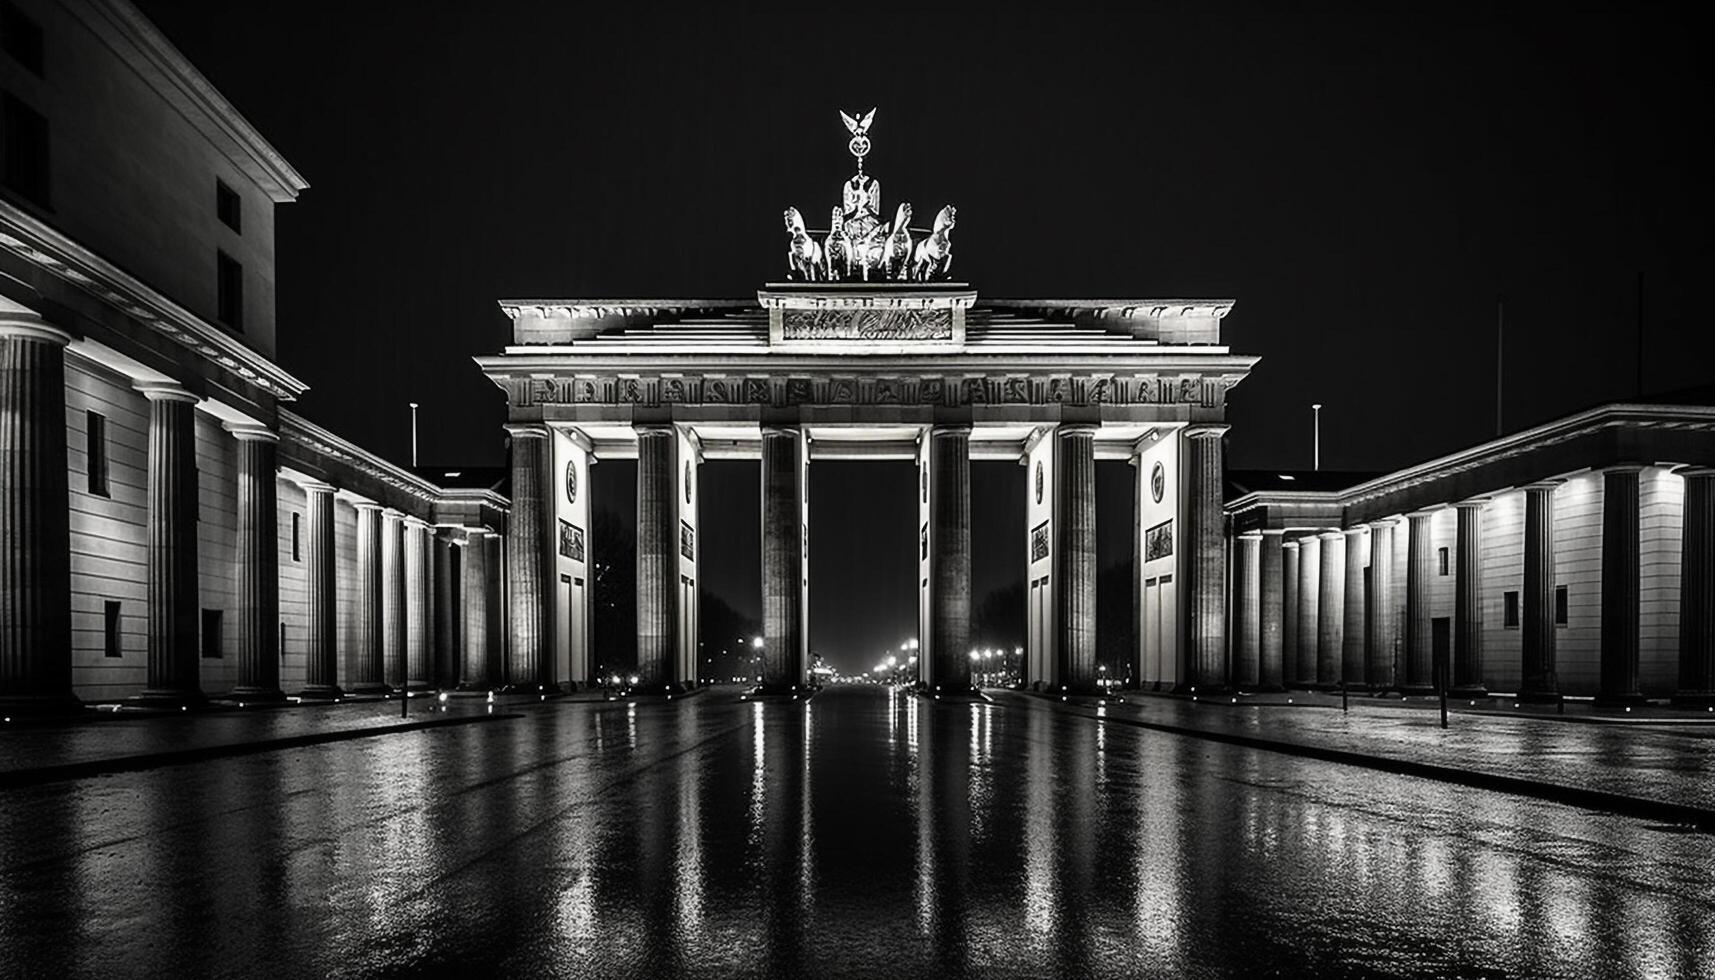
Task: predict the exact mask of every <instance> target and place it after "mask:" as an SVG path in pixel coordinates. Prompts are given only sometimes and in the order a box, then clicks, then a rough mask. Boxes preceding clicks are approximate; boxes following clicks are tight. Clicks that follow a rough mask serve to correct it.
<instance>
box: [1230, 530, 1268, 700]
mask: <svg viewBox="0 0 1715 980" xmlns="http://www.w3.org/2000/svg"><path fill="white" fill-rule="evenodd" d="M1261 586H1262V535H1261V534H1259V533H1257V532H1254V531H1253V532H1251V533H1248V534H1241V535H1239V536H1238V538H1237V539H1235V541H1234V544H1233V640H1234V642H1233V674H1232V682H1233V686H1234V687H1236V688H1239V689H1240V690H1245V691H1254V690H1256V689H1257V688H1258V687H1259V686H1261V683H1262V680H1261V675H1262V670H1261V665H1262V622H1261V620H1262V595H1261Z"/></svg>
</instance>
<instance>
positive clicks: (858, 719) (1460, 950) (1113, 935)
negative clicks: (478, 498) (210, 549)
mask: <svg viewBox="0 0 1715 980" xmlns="http://www.w3.org/2000/svg"><path fill="white" fill-rule="evenodd" d="M737 695H738V692H737V691H736V690H735V689H730V688H716V689H713V690H710V691H707V692H705V693H703V694H700V695H698V696H696V697H694V698H691V699H689V700H688V701H682V702H681V701H675V702H673V703H671V704H669V703H665V702H641V703H628V702H603V701H591V700H581V701H580V700H549V701H546V702H541V701H535V702H522V703H519V702H506V701H505V700H504V699H502V701H501V703H500V704H498V705H497V707H496V708H495V709H491V708H490V707H489V705H488V704H487V702H486V701H485V700H481V699H470V700H465V701H462V702H460V701H452V702H449V707H450V710H449V711H447V712H444V713H440V712H434V713H431V712H421V713H420V715H419V714H418V713H415V712H416V708H415V705H414V706H413V707H414V714H413V718H412V719H411V721H413V722H420V721H424V720H444V721H458V722H462V723H459V724H452V725H448V726H445V727H436V728H427V729H421V728H418V729H413V730H407V731H391V730H390V729H392V727H393V726H395V725H397V724H399V722H400V719H399V718H398V715H397V706H396V704H394V703H385V702H370V703H362V704H352V705H344V706H339V707H325V708H323V707H305V708H288V709H278V710H275V711H272V712H268V713H262V712H251V713H238V712H234V713H228V714H224V715H207V716H201V717H195V716H193V717H188V718H184V719H178V718H153V719H147V720H129V719H103V720H102V721H101V722H99V723H95V724H84V725H80V726H71V727H60V728H34V729H24V730H20V731H8V732H5V733H4V734H0V772H5V773H9V774H13V775H14V776H15V775H16V774H17V773H18V772H20V771H23V770H26V769H28V768H30V766H32V765H37V764H39V763H41V762H42V761H44V760H46V759H48V758H50V756H48V755H43V754H42V753H44V752H45V751H46V748H45V747H46V746H50V745H52V744H55V743H60V744H62V745H63V746H67V748H65V749H64V750H63V751H62V752H61V754H60V755H59V756H52V758H54V759H55V760H56V761H57V762H60V763H63V762H65V761H67V760H70V759H73V758H75V759H77V760H81V761H83V762H86V763H91V764H99V763H100V760H101V759H103V758H120V757H122V756H123V757H130V758H133V759H135V758H136V757H137V756H139V755H145V756H146V755H148V754H149V752H150V751H152V750H156V749H162V748H165V747H167V746H178V747H183V746H186V745H200V746H203V747H216V748H218V747H223V746H224V747H226V748H227V749H231V748H232V747H233V746H239V745H244V744H246V743H245V742H243V741H234V739H243V738H245V737H248V738H250V739H252V741H251V742H250V743H248V744H250V745H252V746H253V747H254V746H255V745H256V744H257V743H256V742H255V741H254V740H256V739H280V738H296V739H299V741H298V742H295V743H290V744H289V747H284V748H279V749H276V750H265V751H246V752H242V753H238V752H230V753H229V754H224V755H223V754H220V753H214V754H212V755H211V756H210V757H209V758H206V759H203V760H201V761H193V762H184V763H178V764H170V765H160V766H155V767H142V766H141V765H140V764H135V763H134V764H133V767H132V768H130V769H129V770H128V771H121V772H114V773H112V774H107V775H92V776H85V777H83V778H64V779H54V780H51V781H39V782H36V783H35V784H28V785H26V784H19V785H11V786H9V787H8V788H5V789H0V794H3V795H4V799H5V803H4V805H3V806H0V935H4V936H5V937H7V938H6V941H5V942H4V943H0V975H6V976H114V975H159V976H219V975H242V974H254V973H257V972H263V971H266V972H269V973H273V974H276V975H317V976H324V975H325V976H373V975H383V974H385V975H409V974H427V973H433V972H437V971H440V970H444V969H453V968H456V969H462V970H469V971H482V972H483V973H485V974H494V973H498V974H503V975H549V976H551V975H560V976H659V975H664V974H667V973H680V974H686V975H694V976H733V975H776V976H809V975H815V976H873V975H880V974H886V975H890V976H900V975H915V976H929V975H937V976H1031V977H1035V976H1048V975H1061V976H1139V975H1141V976H1151V975H1159V976H1180V975H1189V976H1218V975H1258V974H1278V975H1294V974H1309V973H1314V974H1318V975H1322V976H1373V975H1384V976H1433V975H1439V976H1446V975H1460V976H1471V975H1520V976H1524V975H1528V976H1672V975H1677V976H1697V975H1707V974H1708V971H1709V970H1710V964H1711V963H1712V962H1715V926H1712V925H1711V922H1715V915H1712V914H1711V913H1712V912H1715V900H1711V898H1710V896H1709V889H1708V882H1709V881H1710V880H1711V875H1712V874H1715V849H1712V848H1711V847H1710V846H1709V840H1710V837H1709V836H1708V835H1707V834H1704V833H1699V832H1695V831H1693V830H1691V829H1690V828H1688V827H1686V826H1683V825H1674V824H1666V823H1660V822H1654V821H1649V820H1640V819H1636V818H1633V817H1629V816H1625V815H1621V814H1615V813H1609V812H1603V811H1599V810H1588V809H1582V808H1577V807H1571V806H1566V805H1564V804H1561V803H1556V802H1552V801H1550V800H1544V799H1538V798H1532V797H1530V796H1525V795H1521V794H1516V793H1501V792H1493V791H1488V790H1482V789H1476V788H1472V787H1467V786H1459V785H1454V784H1451V783H1448V782H1445V781H1441V780H1433V779H1422V778H1414V777H1410V776H1402V775H1398V774H1394V773H1389V772H1383V771H1378V770H1376V769H1373V768H1367V767H1364V766H1355V765H1341V764H1335V763H1329V762H1325V761H1321V760H1318V759H1312V758H1305V757H1303V756H1301V755H1297V754H1293V753H1292V752H1282V751H1271V750H1265V749H1259V748H1253V747H1247V746H1243V745H1232V744H1226V743H1223V742H1220V741H1215V740H1212V739H1209V738H1200V737H1195V736H1189V735H1183V734H1175V733H1172V732H1168V731H1164V730H1161V729H1160V728H1159V727H1157V728H1146V727H1141V725H1140V724H1137V723H1138V722H1145V723H1148V724H1151V725H1179V726H1184V727H1186V728H1190V727H1193V726H1204V727H1207V728H1209V729H1211V730H1215V731H1218V732H1227V733H1229V734H1230V733H1231V732H1241V731H1242V732H1248V733H1251V734H1259V735H1262V736H1266V737H1268V738H1271V739H1279V740H1281V741H1291V742H1298V743H1302V744H1312V743H1316V744H1323V743H1325V744H1330V745H1332V744H1338V745H1340V746H1343V747H1344V748H1346V749H1353V750H1362V751H1366V752H1368V751H1374V752H1377V753H1379V752H1382V751H1384V750H1385V751H1390V752H1399V753H1408V754H1409V753H1421V754H1423V755H1425V756H1427V757H1433V758H1435V759H1437V760H1438V761H1440V762H1441V763H1444V764H1446V763H1449V762H1450V761H1451V762H1452V763H1453V764H1460V765H1463V764H1469V765H1472V766H1488V765H1496V766H1506V765H1512V766H1515V767H1529V766H1532V765H1534V766H1535V768H1536V769H1538V770H1539V773H1540V775H1541V776H1542V777H1543V778H1544V779H1545V780H1547V779H1552V780H1562V779H1564V780H1567V781H1571V782H1574V783H1579V782H1591V781H1597V782H1600V781H1606V784H1607V785H1609V786H1611V787H1612V788H1614V789H1616V790H1628V791H1636V792H1638V793H1654V794H1658V795H1666V796H1671V797H1673V798H1675V799H1680V800H1682V801H1684V802H1687V803H1697V802H1702V803H1707V797H1706V796H1704V795H1700V794H1703V793H1706V789H1704V787H1707V785H1708V783H1709V779H1708V775H1709V773H1710V770H1711V745H1712V744H1715V743H1712V742H1711V740H1710V739H1708V738H1707V737H1706V736H1707V734H1708V733H1707V732H1706V731H1703V730H1702V729H1701V728H1700V727H1698V726H1684V725H1681V726H1670V725H1661V726H1652V727H1637V728H1627V729H1626V730H1624V731H1623V732H1619V733H1616V731H1615V729H1614V728H1613V727H1611V726H1602V725H1596V724H1576V723H1569V722H1564V721H1560V720H1558V719H1528V718H1512V717H1495V716H1484V715H1470V714H1465V715H1459V716H1456V717H1455V718H1454V719H1453V724H1452V725H1451V727H1450V728H1449V729H1447V730H1446V731H1445V732H1443V731H1442V730H1441V729H1440V728H1439V726H1438V724H1437V719H1436V716H1435V714H1434V713H1433V712H1425V711H1417V710H1414V709H1412V708H1410V707H1409V706H1408V707H1405V708H1403V709H1402V708H1400V707H1398V706H1397V705H1394V706H1386V707H1384V706H1380V705H1375V704H1369V703H1366V704H1362V705H1358V706H1356V707H1354V709H1353V712H1352V714H1350V715H1343V714H1342V713H1341V712H1339V711H1338V710H1337V709H1334V708H1331V707H1312V708H1304V707H1302V706H1300V705H1296V704H1295V705H1293V706H1284V705H1282V706H1279V707H1276V706H1263V707H1258V706H1254V705H1241V706H1232V705H1227V706H1225V707H1221V706H1216V705H1207V704H1192V703H1190V702H1188V701H1181V700H1173V699H1166V698H1151V697H1139V698H1133V699H1131V700H1130V701H1128V702H1127V703H1126V704H1124V705H1110V706H1107V707H1105V708H1102V709H1101V710H1100V711H1097V710H1096V709H1095V708H1093V707H1090V706H1085V705H1077V704H1067V705H1060V704H1058V703H1055V702H1049V701H1046V700H1043V699H1040V698H1034V697H1027V696H1024V695H1019V694H1013V693H1004V692H991V700H990V701H988V702H984V703H974V704H970V703H952V702H935V701H932V700H925V699H921V698H918V697H914V696H911V695H909V694H907V693H905V692H903V691H901V690H898V689H891V688H884V687H880V686H838V687H834V688H830V689H828V690H826V691H824V692H823V693H821V694H819V695H817V696H816V697H815V698H813V699H811V700H810V701H808V702H773V703H763V704H757V703H747V702H742V701H740V700H739V699H738V696H737ZM425 703H426V704H427V703H430V702H425ZM491 710H492V711H493V714H490V713H489V712H490V711H491ZM247 726H248V730H247ZM363 729H372V730H373V731H370V732H364V733H363V736H362V737H350V736H351V735H353V734H356V733H358V732H360V731H361V730H363ZM318 734H320V735H326V736H327V737H329V738H330V739H333V740H330V741H326V742H325V743H321V744H302V743H303V741H304V740H306V739H313V738H315V737H316V736H317V735H318ZM1318 740H1320V742H1318ZM104 744H105V745H106V746H107V748H108V749H109V750H110V751H107V752H103V751H100V749H101V747H102V746H103V745H104ZM1525 745H1528V746H1530V747H1531V750H1530V752H1528V753H1527V752H1524V751H1521V746H1525ZM264 747H265V746H264ZM1616 754H1618V755H1616ZM1532 759H1535V760H1536V762H1535V763H1532V762H1530V761H1528V760H1532ZM31 760H35V761H34V762H32V761H31ZM1508 760H1511V761H1510V762H1509V761H1508ZM1621 767H1623V768H1624V769H1625V770H1627V771H1629V772H1630V773H1632V775H1631V777H1630V779H1631V782H1630V784H1629V785H1627V784H1626V782H1625V777H1623V776H1622V775H1620V774H1619V770H1620V768H1621ZM1610 770H1612V771H1610ZM1527 774H1528V773H1527ZM15 781H16V780H15Z"/></svg>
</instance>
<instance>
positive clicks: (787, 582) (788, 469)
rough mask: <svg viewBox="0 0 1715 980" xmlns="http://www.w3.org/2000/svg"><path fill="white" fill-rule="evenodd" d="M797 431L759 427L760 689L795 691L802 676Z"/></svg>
mask: <svg viewBox="0 0 1715 980" xmlns="http://www.w3.org/2000/svg"><path fill="white" fill-rule="evenodd" d="M801 449H802V442H801V439H800V436H799V434H798V430H797V429H796V428H793V427H789V426H778V425H764V426H763V427H762V634H763V643H764V650H763V663H762V689H763V690H765V691H770V692H780V691H795V690H797V689H798V688H800V687H802V686H803V684H804V681H805V677H804V671H805V668H806V667H807V666H808V665H806V664H805V663H804V662H803V657H802V656H801V655H800V651H801V650H802V648H803V630H804V609H803V603H802V600H803V577H804V576H803V571H804V570H803V555H804V540H803V523H802V521H801V520H800V517H801V514H800V510H799V499H800V494H802V493H803V489H802V488H801V487H799V485H798V473H799V469H800V466H799V463H800V461H799V459H798V453H799V452H800V451H801Z"/></svg>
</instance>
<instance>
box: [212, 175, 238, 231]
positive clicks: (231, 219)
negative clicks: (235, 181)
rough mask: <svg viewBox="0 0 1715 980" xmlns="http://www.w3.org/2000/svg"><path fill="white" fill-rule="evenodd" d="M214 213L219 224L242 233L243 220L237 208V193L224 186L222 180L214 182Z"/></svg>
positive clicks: (224, 183)
mask: <svg viewBox="0 0 1715 980" xmlns="http://www.w3.org/2000/svg"><path fill="white" fill-rule="evenodd" d="M214 213H215V216H216V217H218V218H220V223H221V224H223V225H225V226H226V227H228V228H231V229H232V230H233V231H236V232H239V233H240V234H242V233H243V232H244V227H243V218H242V215H240V213H239V208H238V192H237V191H235V190H233V189H232V188H230V187H228V186H226V182H225V181H223V180H218V179H217V180H216V181H215V182H214Z"/></svg>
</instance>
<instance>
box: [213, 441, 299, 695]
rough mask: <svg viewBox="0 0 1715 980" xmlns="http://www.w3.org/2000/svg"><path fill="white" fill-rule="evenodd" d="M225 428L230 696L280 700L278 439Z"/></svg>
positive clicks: (281, 692)
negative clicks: (234, 584)
mask: <svg viewBox="0 0 1715 980" xmlns="http://www.w3.org/2000/svg"><path fill="white" fill-rule="evenodd" d="M227 429H228V430H229V431H230V432H231V433H232V436H233V438H234V439H236V440H237V441H238V548H237V555H238V561H237V564H238V683H237V685H235V686H234V687H233V689H232V696H233V697H235V698H242V699H243V700H245V701H283V700H285V698H286V694H285V692H284V691H282V690H280V517H279V505H280V504H279V499H280V494H279V491H278V489H277V487H276V485H275V481H276V480H277V479H279V476H278V473H277V472H276V470H277V469H278V467H277V466H276V465H275V457H276V455H277V454H276V447H277V446H278V445H279V442H280V437H279V436H276V435H275V434H274V433H272V432H270V431H268V430H267V429H266V428H264V427H263V426H260V425H257V426H233V425H228V426H227Z"/></svg>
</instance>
